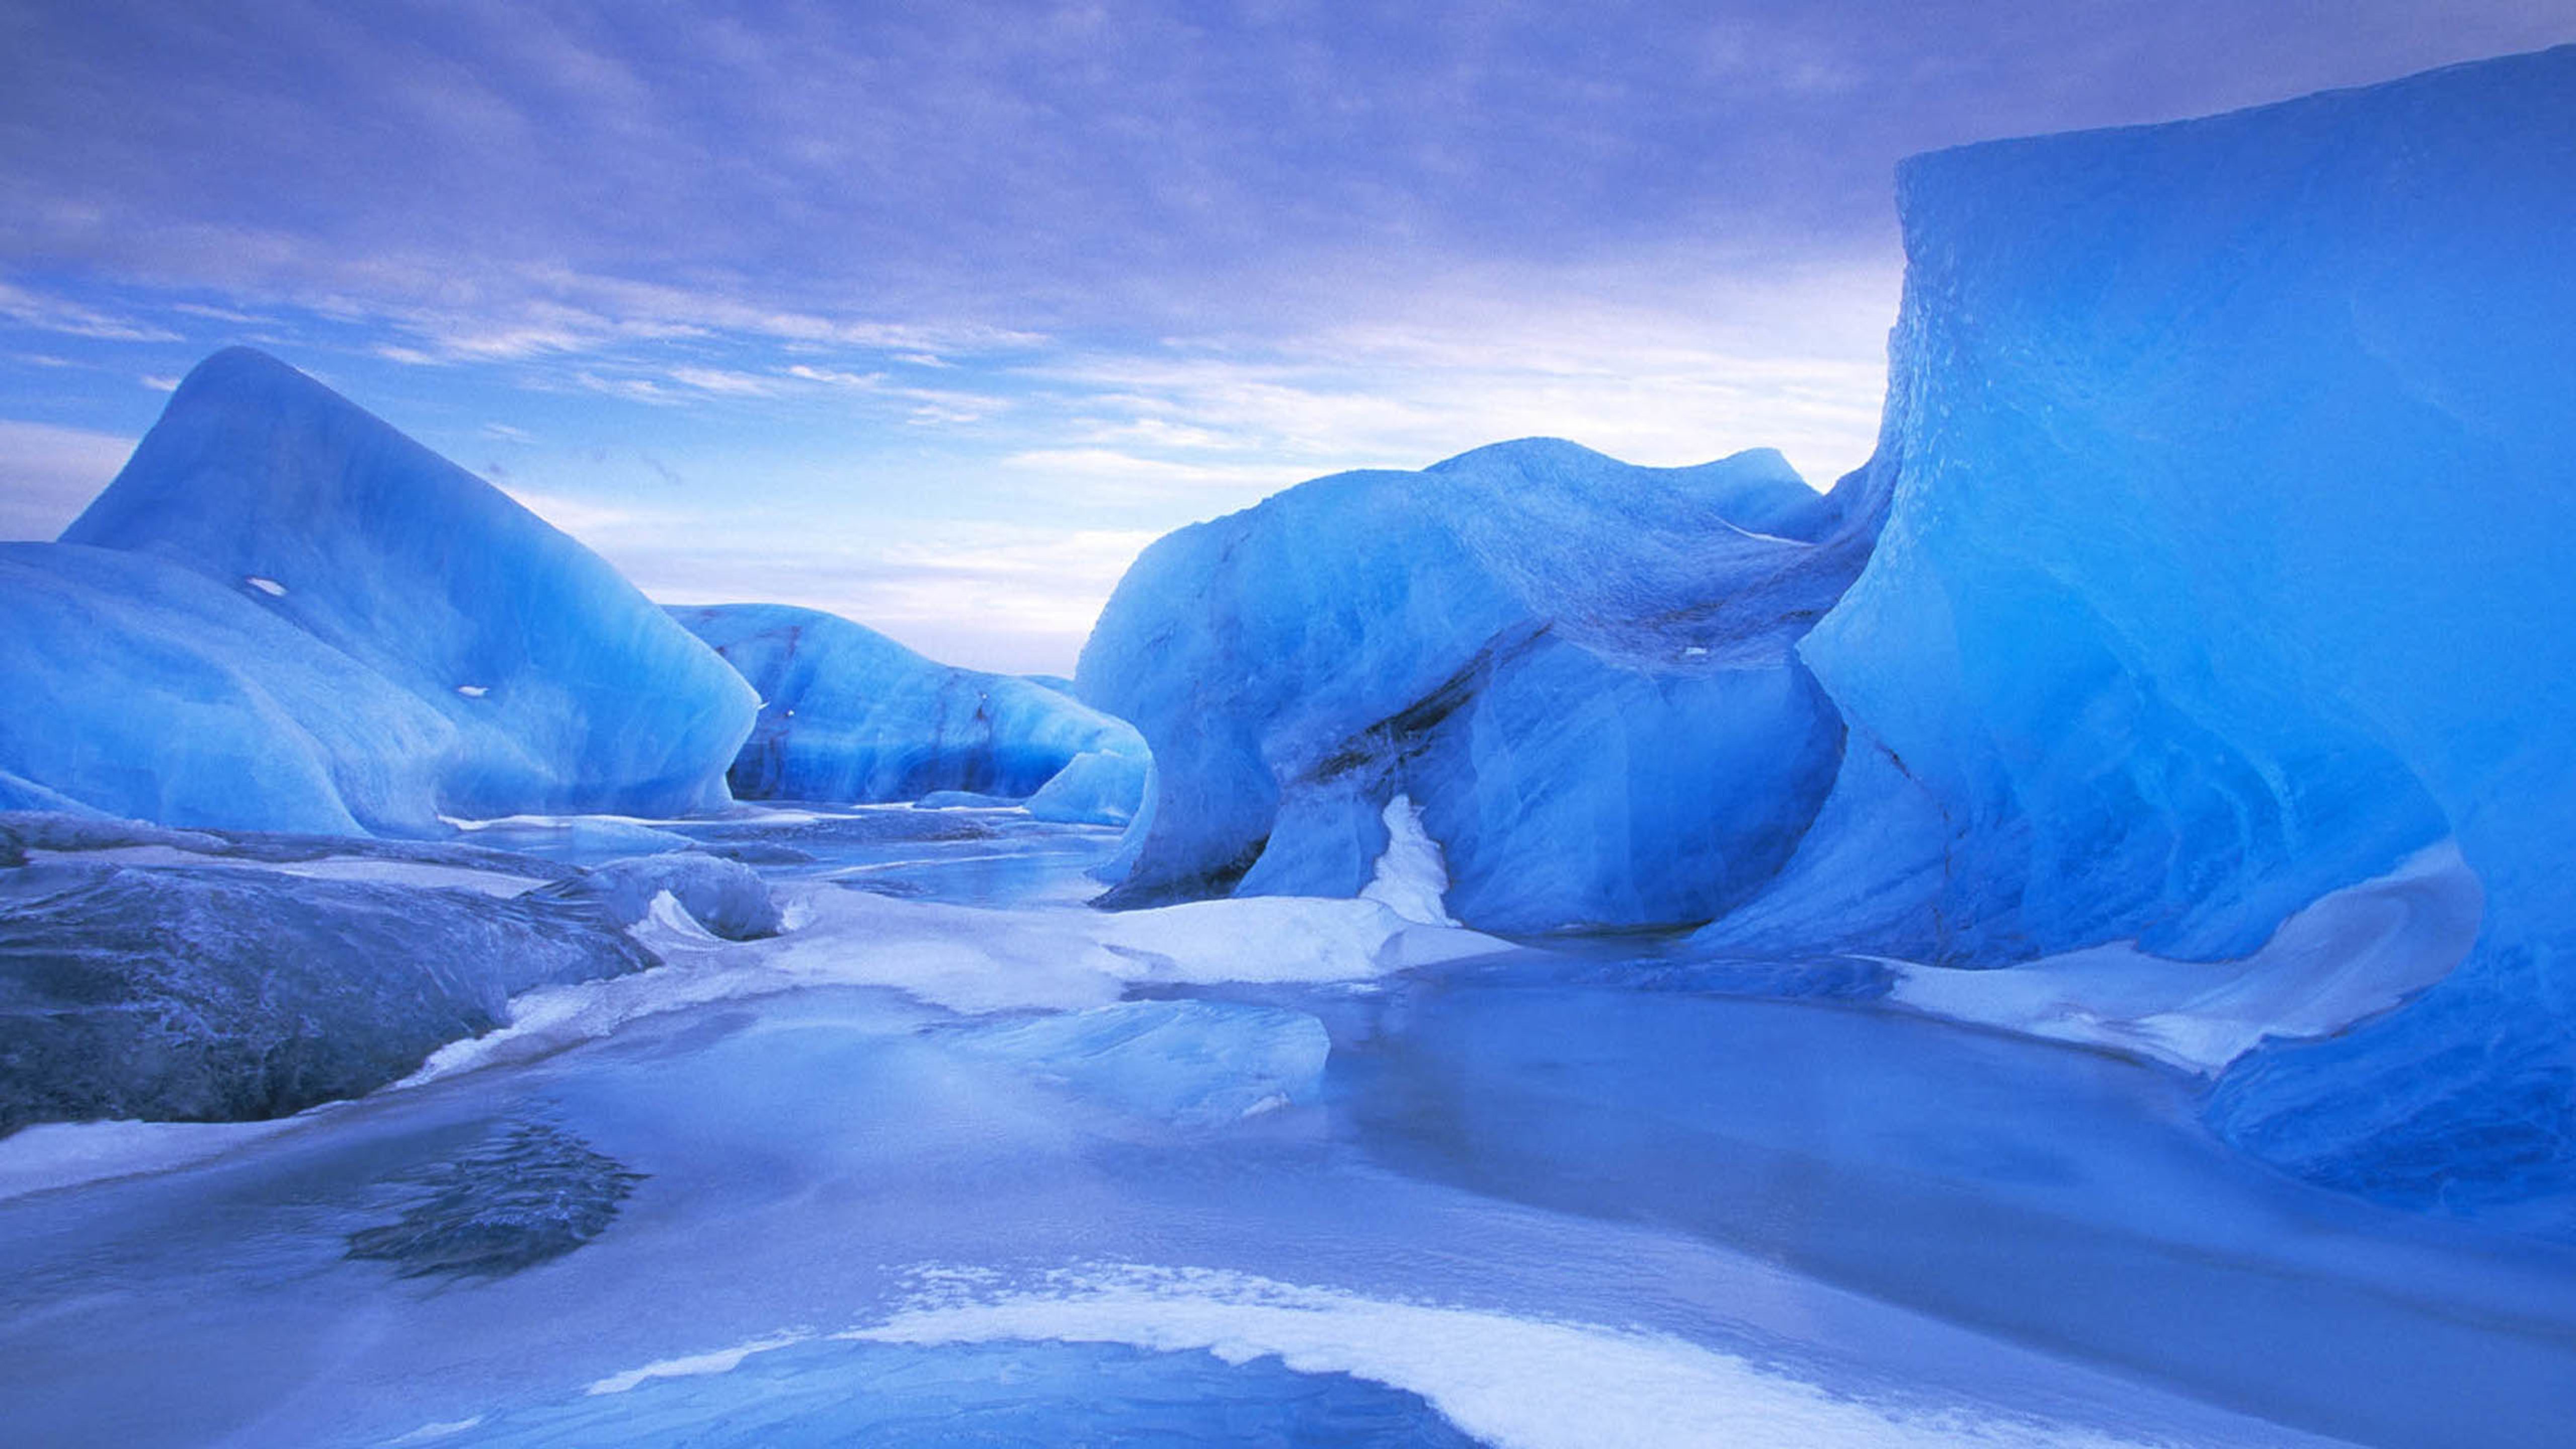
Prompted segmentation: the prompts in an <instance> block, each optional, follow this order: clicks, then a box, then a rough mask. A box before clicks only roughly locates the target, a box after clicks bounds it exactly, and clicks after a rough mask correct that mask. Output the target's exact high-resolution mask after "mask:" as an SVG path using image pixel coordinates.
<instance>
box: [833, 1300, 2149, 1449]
mask: <svg viewBox="0 0 2576 1449" xmlns="http://www.w3.org/2000/svg"><path fill="white" fill-rule="evenodd" d="M972 1283H973V1280H972V1278H971V1277H961V1278H958V1279H955V1280H952V1282H951V1284H950V1285H949V1292H948V1293H947V1294H946V1295H945V1296H942V1297H938V1298H934V1299H932V1300H930V1301H925V1302H922V1303H919V1304H917V1305H916V1306H913V1307H910V1308H907V1309H905V1310H903V1311H902V1312H899V1313H897V1314H895V1315H894V1316H893V1317H892V1318H889V1319H887V1320H886V1321H885V1322H883V1323H879V1324H876V1325H873V1326H870V1327H865V1328H859V1329H854V1330H851V1331H850V1332H847V1333H844V1334H840V1335H837V1336H838V1337H840V1338H844V1339H851V1340H856V1341H860V1342H868V1343H893V1344H909V1345H918V1346H925V1347H926V1346H935V1345H941V1344H962V1343H996V1342H1062V1343H1117V1344H1126V1345H1130V1346H1133V1347H1137V1348H1144V1349H1150V1350H1155V1351H1159V1352H1165V1353H1171V1352H1186V1351H1192V1350H1204V1351H1206V1352H1209V1353H1213V1354H1215V1355H1216V1356H1217V1357H1218V1358H1220V1359H1223V1360H1225V1361H1226V1362H1228V1363H1232V1364H1242V1363H1248V1362H1250V1361H1252V1360H1254V1359H1258V1358H1263V1357H1267V1356H1274V1355H1275V1356H1276V1357H1277V1358H1278V1359H1279V1360H1280V1362H1281V1363H1282V1364H1284V1365H1285V1366H1286V1367H1288V1368H1289V1369H1291V1370H1293V1371H1295V1372H1298V1373H1306V1374H1327V1373H1342V1374H1349V1375H1351V1376H1352V1377H1354V1378H1359V1379H1365V1380H1368V1381H1369V1382H1372V1383H1378V1384H1384V1385H1386V1386H1388V1387H1390V1388H1394V1389H1399V1390H1402V1391H1404V1392H1407V1393H1412V1394H1417V1395H1419V1396H1421V1397H1422V1398H1423V1399H1424V1400H1425V1401H1426V1402H1428V1403H1429V1404H1430V1405H1431V1406H1432V1408H1434V1409H1435V1410H1437V1411H1438V1412H1439V1413H1440V1414H1441V1415H1442V1417H1444V1418H1446V1419H1448V1420H1449V1421H1450V1422H1451V1423H1452V1424H1455V1425H1456V1426H1457V1427H1458V1428H1459V1429H1460V1430H1462V1431H1464V1432H1465V1433H1468V1434H1470V1435H1473V1436H1475V1437H1476V1438H1478V1439H1481V1440H1483V1441H1484V1442H1486V1443H1488V1444H1494V1445H1502V1446H1508V1449H1596V1446H1597V1449H1657V1446H1663V1445H1673V1446H1682V1445H1692V1446H1701V1445H1726V1446H1729V1449H1935V1446H1940V1449H1954V1446H1960V1445H1991V1446H2031V1449H2037V1446H2041V1445H2049V1446H2056V1449H2078V1446H2108V1445H2111V1444H2115V1443H2118V1442H2120V1441H2117V1440H2113V1439H2108V1438H2104V1437H2102V1436H2101V1435H2098V1434H2095V1433H2092V1432H2090V1431H2085V1430H2079V1429H2073V1428H2069V1427H2067V1426H2063V1425H2050V1424H2042V1423H2033V1422H2023V1421H2012V1420H2002V1419H1996V1418H1994V1417H1991V1416H1989V1415H1987V1414H1983V1413H1979V1412H1976V1411H1973V1410H1970V1409H1966V1408H1953V1409H1947V1410H1940V1409H1928V1408H1920V1407H1914V1406H1908V1407H1905V1408H1902V1409H1900V1408H1897V1407H1894V1406H1888V1405H1880V1404H1872V1403H1869V1402H1866V1401H1863V1400H1858V1399H1853V1398H1848V1397H1844V1396H1841V1395H1838V1394H1834V1393H1830V1392H1828V1391H1826V1390H1824V1389H1822V1388H1819V1387H1817V1386H1815V1385H1813V1384H1809V1383H1805V1382H1803V1381H1801V1380H1798V1379H1795V1378H1791V1377H1789V1376H1787V1375H1786V1374H1783V1373H1781V1372H1778V1371H1776V1370H1772V1369H1767V1368H1761V1367H1757V1366H1755V1365H1754V1364H1752V1363H1750V1362H1748V1361H1746V1360H1745V1359H1742V1358H1739V1357H1736V1356H1735V1355H1732V1354H1727V1353H1721V1352H1718V1351H1717V1350H1714V1349H1709V1348H1704V1347H1701V1346H1700V1345H1697V1344H1694V1343H1690V1342H1687V1341H1685V1340H1682V1339H1678V1338H1673V1337H1670V1336H1667V1335H1662V1334H1653V1333H1642V1332H1635V1331H1630V1330H1623V1329H1615V1328H1604V1327H1598V1326H1594V1325H1590V1324H1582V1323H1560V1322H1548V1321H1543V1320H1535V1319H1528V1318H1516V1317H1512V1316H1509V1315H1507V1314H1502V1313H1495V1312H1488V1311H1481V1310H1474V1309H1465V1308H1449V1307H1438V1306H1432V1305H1427V1304H1418V1303H1399V1302H1388V1301H1384V1300H1380V1299H1371V1298H1363V1297H1360V1296H1358V1295H1356V1294H1352V1293H1346V1292H1342V1291H1339V1290H1335V1289H1325V1288H1305V1287H1298V1286H1295V1285H1292V1284H1286V1283H1279V1282H1275V1281H1272V1280H1270V1279H1266V1278H1257V1277H1252V1276H1249V1275H1245V1274H1240V1273H1230V1272H1222V1271H1217V1270H1212V1269H1186V1268H1185V1269H1172V1268H1152V1267H1138V1266H1132V1265H1121V1266H1111V1267H1104V1268H1084V1269H1077V1270H1069V1271H1066V1272H1061V1273H1057V1274H1053V1275H1050V1277H1049V1279H1048V1280H1047V1282H1046V1285H1045V1286H1044V1287H1043V1288H1041V1289H1039V1290H1037V1291H1034V1292H1024V1293H1004V1294H997V1295H991V1296H979V1295H977V1294H976V1293H975V1292H974V1291H973V1287H972Z"/></svg>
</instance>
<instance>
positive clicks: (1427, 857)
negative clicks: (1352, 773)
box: [1360, 793, 1458, 926]
mask: <svg viewBox="0 0 2576 1449" xmlns="http://www.w3.org/2000/svg"><path fill="white" fill-rule="evenodd" d="M1381 818H1383V819H1384V820H1385V821H1386V853H1385V854H1383V855H1381V856H1379V857H1378V858H1377V873H1376V874H1375V875H1374V876H1372V877H1371V878H1370V880H1369V883H1368V884H1367V885H1366V886H1365V887H1363V888H1361V890H1360V899H1361V900H1364V901H1376V902H1377V903H1379V904H1380V905H1383V906H1385V907H1386V908H1387V909H1388V910H1390V911H1393V912H1395V913H1396V914H1397V915H1399V916H1402V917H1403V918H1404V919H1406V920H1408V921H1413V922H1416V923H1418V924H1421V925H1425V926H1454V925H1456V924H1458V918H1457V917H1455V916H1452V915H1450V914H1449V908H1448V905H1447V903H1446V901H1445V899H1444V898H1445V897H1446V896H1447V895H1448V894H1449V863H1448V862H1447V861H1446V860H1444V859H1443V858H1442V857H1441V854H1440V842H1438V841H1436V840H1434V839H1432V838H1431V832H1429V831H1427V830H1425V829H1423V828H1422V807H1421V806H1419V805H1416V804H1414V803H1413V797H1412V796H1410V795H1405V794H1401V793H1399V794H1397V795H1396V796H1395V798H1394V799H1391V800H1389V801H1387V802H1386V812H1385V814H1384V815H1383V816H1382V817H1381Z"/></svg>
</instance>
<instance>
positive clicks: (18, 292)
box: [0, 282, 183, 342]
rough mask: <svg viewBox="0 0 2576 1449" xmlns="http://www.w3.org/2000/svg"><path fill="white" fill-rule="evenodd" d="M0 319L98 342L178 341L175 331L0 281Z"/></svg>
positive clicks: (179, 338) (178, 337)
mask: <svg viewBox="0 0 2576 1449" xmlns="http://www.w3.org/2000/svg"><path fill="white" fill-rule="evenodd" d="M0 321H6V322H10V323H14V324H16V325H18V326H20V327H30V328H34V329H35V330H37V331H39V332H52V333H57V334H60V335H62V336H65V337H86V338H90V339H92V340H93V341H99V342H178V341H181V340H183V339H182V338H181V337H180V336H179V334H178V333H176V332H172V331H170V330H169V329H167V328H163V327H154V326H151V325H149V324H146V323H142V322H137V321H134V320H133V319H131V318H126V317H119V316H116V315H113V314H111V313H108V312H102V311H99V310H97V309H95V308H92V307H85V306H82V305H80V304H79V303H76V302H71V301H67V300H65V299H63V298H60V297H49V296H45V295H42V294H40V293H36V292H31V291H28V290H27V289H26V288H24V287H16V286H12V285H10V284H9V283H7V282H0Z"/></svg>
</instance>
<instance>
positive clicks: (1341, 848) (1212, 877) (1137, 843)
mask: <svg viewBox="0 0 2576 1449" xmlns="http://www.w3.org/2000/svg"><path fill="white" fill-rule="evenodd" d="M1873 525H1874V515H1873V513H1872V511H1871V509H1870V508H1869V507H1868V506H1867V502H1866V500H1864V499H1861V498H1860V496H1859V495H1858V492H1857V490H1853V491H1852V492H1848V493H1837V494H1835V495H1832V496H1830V497H1819V496H1818V495H1816V494H1815V493H1814V492H1813V491H1811V490H1810V489H1808V488H1807V487H1806V486H1805V485H1804V484H1803V483H1801V482H1800V481H1799V480H1798V477H1797V475H1796V474H1795V473H1793V472H1791V471H1790V470H1789V468H1788V465H1787V464H1786V463H1785V462H1783V461H1782V460H1781V458H1780V457H1779V455H1778V454H1776V453H1771V452H1767V451H1757V452H1750V453H1743V454H1738V455H1736V456H1735V457H1732V458H1728V459H1725V460H1723V461H1720V462H1717V463H1712V464H1708V465H1705V466H1702V467H1698V468H1678V469H1658V468H1638V467H1631V466H1629V465H1627V464H1624V463H1620V462H1617V461H1615V460H1613V459H1610V458H1606V457H1603V456H1601V455H1600V454H1597V453H1593V452H1590V451H1588V450H1586V449H1583V448H1579V447H1576V446H1574V445H1573V444H1570V443H1564V442H1557V441H1554V440H1547V439H1532V440H1525V441H1522V442H1517V443H1506V444H1500V445H1497V446H1494V447H1490V448H1483V449H1479V450H1477V451H1475V452H1472V453H1467V454H1464V455H1461V456H1459V457H1457V458H1452V459H1450V460H1449V461H1447V462H1445V463H1441V464H1438V465H1436V466H1434V467H1431V468H1428V469H1425V470H1423V471H1421V472H1419V473H1392V472H1374V473H1349V474H1342V475H1339V476H1336V477H1331V478H1324V479H1319V480H1316V481H1314V482H1311V483H1307V484H1303V485H1301V486H1299V487H1296V488H1292V489H1290V490H1288V491H1287V492H1285V493H1282V494H1280V495H1278V496H1276V497H1274V498H1271V499H1269V500H1267V501H1266V502H1264V503H1262V504H1261V505H1259V506H1258V507H1255V508H1252V509H1249V510H1246V511H1245V512H1242V513H1237V514H1233V515H1231V516H1228V517H1226V518H1221V519H1218V520H1216V521H1214V522H1212V523H1205V524H1200V525H1197V526H1195V527H1191V528H1186V529H1183V530H1181V531H1180V532H1178V533H1175V534H1173V535H1171V536H1169V537H1167V538H1165V539H1163V540H1161V541H1160V542H1158V543H1156V544H1155V545H1154V546H1153V547H1152V548H1149V549H1148V550H1146V552H1145V554H1144V555H1143V556H1142V557H1141V558H1139V559H1138V560H1137V562H1136V565H1135V566H1134V567H1133V568H1132V569H1130V570H1129V572H1128V574H1127V576H1126V578H1125V579H1123V580H1122V581H1121V582H1120V584H1119V586H1118V590H1117V592H1116V594H1115V595H1114V596H1113V597H1112V598H1111V600H1110V602H1109V605H1108V607H1107V609H1106V610H1105V611H1104V612H1103V613H1102V615H1101V619H1100V623H1099V625H1098V627H1097V628H1096V629H1095V630H1094V631H1093V634H1092V637H1091V639H1090V641H1089V643H1088V644H1087V645H1086V646H1085V647H1084V650H1083V655H1082V665H1081V671H1080V674H1079V683H1080V686H1081V691H1082V695H1083V697H1084V698H1085V699H1087V700H1091V701H1093V702H1095V703H1097V704H1099V705H1100V706H1101V707H1102V708H1104V709H1108V710H1110V711H1113V712H1115V713H1117V714H1119V715H1120V716H1122V717H1124V718H1127V719H1131V720H1133V721H1135V722H1136V725H1137V727H1138V729H1140V730H1141V731H1142V732H1143V734H1144V736H1145V739H1146V741H1147V743H1148V744H1149V745H1151V746H1152V748H1153V754H1154V765H1155V768H1154V785H1153V791H1152V796H1151V798H1150V799H1149V801H1148V802H1147V806H1146V818H1145V819H1143V820H1142V821H1141V822H1140V823H1139V824H1138V825H1136V826H1132V827H1131V828H1130V838H1129V843H1128V849H1127V850H1126V851H1125V852H1124V856H1123V858H1122V861H1121V863H1120V864H1121V866H1122V867H1123V868H1124V870H1125V878H1124V880H1123V881H1122V883H1121V884H1120V885H1119V886H1118V888H1117V890H1116V891H1115V892H1113V895H1112V898H1111V899H1112V900H1113V902H1118V903H1149V902H1153V901H1157V900H1165V899H1172V898H1176V897H1186V896H1192V895H1203V894H1211V893H1223V892H1226V891H1229V890H1232V891H1237V892H1239V893H1242V894H1280V893H1287V894H1320V895H1352V894H1355V893H1357V892H1358V891H1359V890H1360V888H1361V887H1362V886H1364V885H1365V884H1367V882H1368V880H1369V873H1370V869H1371V866H1372V864H1373V862H1374V861H1375V859H1376V857H1377V855H1378V854H1379V852H1381V851H1382V850H1383V849H1384V848H1385V845H1386V830H1385V826H1384V824H1383V823H1382V818H1381V817H1382V812H1383V810H1384V809H1385V806H1386V804H1387V802H1388V801H1389V800H1390V799H1391V798H1392V797H1393V796H1394V795H1396V794H1399V793H1401V794H1404V795H1407V796H1409V797H1410V798H1411V800H1412V801H1413V802H1414V803H1415V804H1416V805H1418V806H1419V807H1420V808H1421V810H1422V820H1423V823H1424V825H1425V827H1426V829H1427V830H1428V832H1429V834H1430V836H1431V837H1432V838H1433V839H1434V840H1436V841H1437V842H1438V843H1439V845H1440V846H1441V847H1442V850H1443V852H1444V855H1445V857H1446V864H1447V867H1448V872H1449V877H1450V880H1451V890H1450V894H1449V896H1448V907H1449V910H1450V911H1451V912H1452V913H1453V914H1455V915H1456V916H1457V917H1458V918H1459V919H1460V920H1463V921H1465V922H1466V923H1467V924H1469V925H1471V926H1477V927H1481V928H1486V929H1500V930H1524V931H1531V930H1551V929H1557V928H1562V927H1568V926H1582V925H1606V926H1635V925H1651V924H1669V923H1678V922H1696V921H1704V920H1707V919H1709V918H1710V917H1712V916H1715V915H1717V914H1718V913H1720V912H1721V911H1723V910H1724V909H1725V908H1726V907H1727V906H1728V905H1730V904H1733V903H1734V902H1735V901H1737V900H1739V899H1741V898H1742V897H1743V896H1744V895H1746V894H1747V893H1748V892H1750V891H1751V890H1752V889H1753V888H1755V887H1756V886H1758V884H1759V883H1760V882H1761V881H1762V880H1764V879H1766V878H1767V877H1768V876H1769V875H1770V874H1771V873H1772V872H1773V871H1775V870H1776V869H1777V868H1778V867H1779V865H1780V864H1781V862H1782V860H1783V859H1785V858H1786V856H1787V855H1788V853H1789V851H1790V850H1791V848H1792V847H1793V846H1794V845H1795V844H1796V842H1797V840H1798V837H1799V834H1800V832H1801V831H1802V830H1803V829H1804V828H1805V826H1806V824H1807V821H1808V819H1809V817H1811V816H1812V815H1813V814H1814V812H1815V810H1816V808H1817V806H1818V804H1819V803H1820V802H1821V801H1822V799H1823V797H1824V795H1825V793H1826V790H1827V789H1828V787H1829V786H1830V785H1831V783H1832V780H1833V776H1834V768H1835V762H1836V760H1837V758H1838V756H1839V753H1840V750H1841V745H1842V726H1841V723H1840V721H1839V720H1838V719H1837V718H1836V716H1835V714H1834V711H1833V708H1832V706H1831V704H1830V703H1829V702H1828V701H1827V700H1826V699H1825V697H1824V694H1823V692H1822V691H1821V690H1820V689H1818V688H1817V686H1816V683H1815V681H1814V680H1813V679H1812V678H1811V677H1810V676H1809V674H1808V673H1807V670H1806V668H1805V666H1804V665H1803V664H1801V663H1800V662H1799V661H1798V660H1797V658H1796V657H1795V656H1794V655H1793V654H1792V653H1791V652H1790V646H1791V645H1792V644H1793V643H1794V642H1795V641H1796V639H1797V638H1798V636H1799V635H1800V634H1801V633H1802V632H1803V631H1804V630H1805V628H1806V627H1807V626H1808V625H1809V624H1810V623H1811V622H1812V621H1813V620H1814V619H1815V618H1816V617H1817V616H1818V615H1819V614H1821V613H1822V612H1823V610H1824V609H1825V608H1826V607H1827V606H1828V605H1830V604H1831V603H1832V601H1833V599H1834V598H1835V597H1836V596H1837V595H1838V594H1839V593H1840V591H1841V589H1842V587H1843V585H1844V584H1845V582H1847V581H1848V579H1849V578H1850V576H1851V574H1852V572H1853V571H1854V570H1855V569H1857V567H1858V566H1859V563H1860V560H1861V558H1862V556H1863V555H1864V554H1865V552H1866V550H1867V547H1868V539H1869V534H1870V532H1871V529H1872V527H1873Z"/></svg>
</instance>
